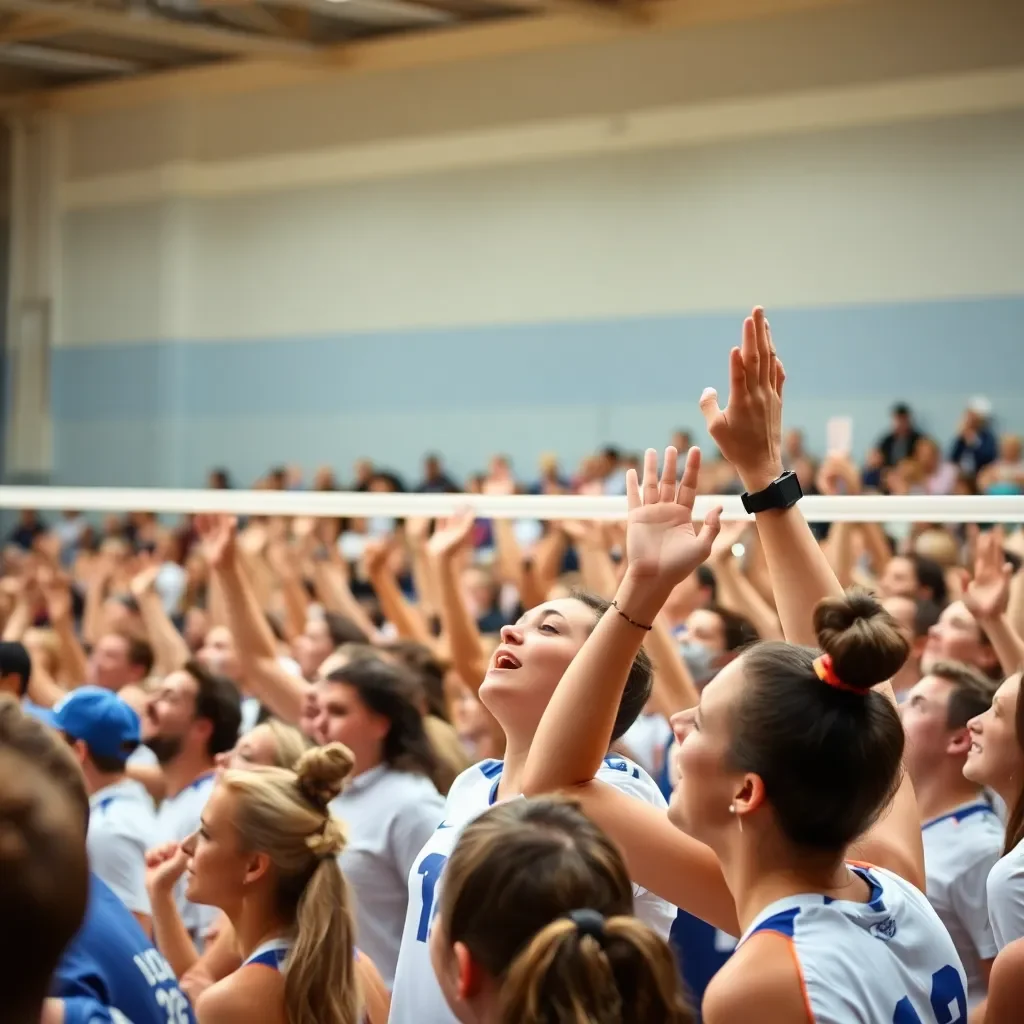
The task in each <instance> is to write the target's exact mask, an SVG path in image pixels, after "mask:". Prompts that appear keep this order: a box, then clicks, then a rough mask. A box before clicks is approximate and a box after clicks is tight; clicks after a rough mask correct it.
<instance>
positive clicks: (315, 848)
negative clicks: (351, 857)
mask: <svg viewBox="0 0 1024 1024" xmlns="http://www.w3.org/2000/svg"><path fill="white" fill-rule="evenodd" d="M306 846H307V847H309V851H310V853H312V854H313V856H314V857H316V859H317V860H327V859H328V858H330V857H337V856H338V854H339V853H341V851H342V850H344V849H345V830H344V828H342V825H341V822H340V821H338V819H337V818H335V817H334V815H332V814H328V815H327V817H326V818H325V819H324V824H323V828H321V829H318V830H317V831H316V832H314V833H313V834H312V835H311V836H306Z"/></svg>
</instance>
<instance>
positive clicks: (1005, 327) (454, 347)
mask: <svg viewBox="0 0 1024 1024" xmlns="http://www.w3.org/2000/svg"><path fill="white" fill-rule="evenodd" d="M769 312H770V316H771V320H772V327H773V331H774V334H775V337H776V340H777V342H778V344H779V347H780V350H781V352H782V355H783V358H784V360H785V364H786V369H787V373H788V376H789V383H788V384H787V420H788V422H789V423H790V424H791V425H800V426H803V427H805V428H806V429H807V431H808V433H809V434H810V435H811V436H812V439H813V438H815V437H819V436H820V438H821V439H822V440H823V438H824V422H825V420H827V418H828V417H829V416H830V415H836V414H851V415H853V416H854V417H855V418H856V439H857V445H858V448H860V449H863V448H865V447H866V446H867V445H868V444H870V443H871V441H872V440H873V439H874V436H875V434H876V433H877V432H878V430H879V429H881V428H882V427H883V426H884V422H885V417H886V410H887V409H888V407H889V405H891V403H892V401H893V400H894V399H896V398H905V399H907V400H908V401H910V402H912V403H914V404H915V405H916V406H917V407H918V408H919V409H920V411H921V414H922V416H923V418H924V419H925V421H927V422H928V425H929V426H930V427H931V429H933V430H935V431H936V432H937V433H938V434H939V435H940V436H942V437H945V436H946V435H947V434H948V433H950V432H951V431H952V429H953V426H954V424H955V422H956V420H957V418H958V416H959V415H960V412H961V410H962V407H963V403H964V401H965V400H966V399H967V397H969V396H970V395H972V394H978V393H982V394H987V395H988V396H989V397H990V398H992V399H993V401H995V402H996V403H997V405H998V409H999V413H1000V415H1001V417H1002V419H1003V421H1004V423H1005V424H1006V426H1008V427H1010V428H1012V429H1016V430H1024V401H1022V399H1024V374H1022V373H1021V369H1020V368H1021V364H1022V357H1024V326H1022V325H1024V296H1016V297H1007V298H996V299H970V300H958V301H947V302H941V303H921V304H917V303H905V304H886V305H866V306H855V307H846V308H830V309H782V310H770V311H769ZM742 315H743V311H742V310H737V311H730V312H722V313H713V314H707V315H700V316H678V317H650V318H637V319H630V320H616V321H600V322H593V323H588V322H580V323H557V324H517V325H505V326H492V327H472V328H457V329H450V330H424V331H409V332H382V333H375V334H343V335H338V336H332V337H306V338H278V339H256V340H253V341H250V342H244V341H243V342H239V341H231V342H224V341H208V342H198V343H195V342H190V343H184V344H177V343H173V342H156V343H142V344H134V345H103V346H90V347H84V348H77V347H76V348H69V349H58V350H56V351H55V352H54V362H53V392H54V394H53V398H54V402H53V409H54V420H55V437H56V477H57V479H58V481H59V482H65V483H72V482H74V483H97V484H99V483H105V484H125V485H132V484H138V485H149V484H152V485H156V484H164V485H170V486H185V485H188V484H194V483H197V482H199V481H200V480H201V478H202V473H203V471H204V470H205V468H207V467H208V466H210V465H212V464H214V463H226V464H228V465H229V466H231V467H232V468H234V469H236V470H237V472H238V473H239V474H240V476H241V477H242V479H245V478H246V477H247V476H249V475H252V474H254V473H256V472H259V471H261V470H262V469H264V468H265V467H266V466H267V465H268V464H270V463H271V462H275V461H285V460H289V461H291V460H295V461H298V462H300V463H303V464H305V465H307V466H311V465H313V464H315V463H319V462H329V463H331V464H333V465H335V466H337V467H338V468H339V470H343V471H344V470H347V468H348V463H350V462H351V460H352V459H354V458H355V457H358V456H359V455H362V454H370V455H376V456H378V457H379V458H380V459H381V461H386V462H388V463H389V464H390V465H392V466H394V467H396V468H397V469H399V470H402V471H406V472H409V471H412V470H414V469H415V467H416V466H418V463H419V459H420V456H421V455H422V453H423V452H424V451H426V450H427V449H429V448H434V447H436V448H440V449H441V450H442V451H444V452H445V453H446V454H447V455H448V456H449V457H450V460H451V462H452V463H453V464H454V465H455V466H456V467H457V468H459V469H460V470H461V471H466V470H469V469H472V468H474V467H476V466H478V465H480V464H481V463H482V461H483V459H484V458H485V457H486V454H487V453H489V452H493V451H496V450H507V451H510V452H511V454H512V455H513V457H514V458H516V459H517V460H518V461H519V462H520V463H528V464H529V463H532V462H533V461H534V460H535V458H536V455H537V454H538V453H539V452H540V451H543V450H548V449H554V450H557V451H559V452H560V453H561V454H562V455H563V456H564V457H565V458H566V460H567V461H569V460H571V461H574V460H575V459H577V458H578V457H579V456H580V455H582V454H583V453H584V452H585V451H587V450H588V449H590V448H592V447H593V446H595V445H597V444H601V443H604V442H606V441H616V442H619V443H621V444H623V445H625V446H629V447H639V446H643V445H645V444H659V443H662V442H664V441H665V440H667V436H666V435H667V432H668V431H669V430H670V429H671V428H672V427H673V426H675V425H676V424H680V423H685V424H690V425H693V426H696V425H697V423H698V421H699V419H700V417H699V414H698V413H697V411H696V400H697V398H698V396H699V395H700V392H701V389H702V388H703V387H704V386H706V385H709V384H710V385H713V386H716V387H718V388H719V389H720V390H721V391H723V392H724V390H725V387H726V383H727V382H726V379H725V367H726V353H727V351H728V348H729V346H730V345H732V344H736V343H737V341H738V337H739V324H740V321H741V318H742ZM524 468H525V467H524Z"/></svg>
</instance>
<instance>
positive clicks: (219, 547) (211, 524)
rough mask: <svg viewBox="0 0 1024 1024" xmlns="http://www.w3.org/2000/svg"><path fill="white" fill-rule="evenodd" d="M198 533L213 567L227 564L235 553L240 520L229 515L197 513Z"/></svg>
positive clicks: (207, 558) (196, 524) (196, 525)
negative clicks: (236, 534) (236, 532)
mask: <svg viewBox="0 0 1024 1024" xmlns="http://www.w3.org/2000/svg"><path fill="white" fill-rule="evenodd" d="M195 527H196V533H198V534H199V539H200V540H201V541H202V544H203V553H204V554H205V555H206V560H207V561H208V562H209V563H210V565H211V566H213V568H215V569H216V568H217V567H218V566H223V565H226V564H227V563H228V562H229V561H230V560H231V557H232V556H233V554H234V548H235V531H236V530H237V527H238V521H237V520H236V519H235V517H234V516H228V515H209V514H207V515H197V516H196V518H195Z"/></svg>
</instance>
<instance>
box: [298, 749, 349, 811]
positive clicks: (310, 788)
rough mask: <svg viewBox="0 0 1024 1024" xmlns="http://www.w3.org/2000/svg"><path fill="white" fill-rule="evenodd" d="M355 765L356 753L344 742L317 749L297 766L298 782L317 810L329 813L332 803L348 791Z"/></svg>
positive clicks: (308, 751)
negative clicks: (329, 805) (353, 754)
mask: <svg viewBox="0 0 1024 1024" xmlns="http://www.w3.org/2000/svg"><path fill="white" fill-rule="evenodd" d="M354 764H355V758H354V757H353V756H352V751H351V750H349V749H348V747H346V746H345V745H344V744H342V743H328V744H327V745H326V746H323V747H313V748H312V749H311V750H307V751H306V752H305V753H304V754H303V755H302V757H300V758H299V760H298V763H297V764H296V765H295V776H296V783H297V785H298V787H299V789H300V790H301V791H302V795H303V796H304V797H305V798H306V799H307V800H308V801H309V802H310V803H311V804H313V806H314V807H319V808H321V809H322V810H324V811H326V810H327V806H328V804H330V802H331V801H332V800H333V799H334V798H335V797H337V796H338V795H339V794H340V793H341V791H342V790H343V789H344V788H345V779H347V778H348V776H349V774H350V773H351V771H352V766H353V765H354Z"/></svg>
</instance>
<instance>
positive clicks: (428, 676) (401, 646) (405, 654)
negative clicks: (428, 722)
mask: <svg viewBox="0 0 1024 1024" xmlns="http://www.w3.org/2000/svg"><path fill="white" fill-rule="evenodd" d="M381 650H383V651H386V652H387V653H388V654H391V655H393V656H394V657H395V658H397V659H398V661H400V662H401V663H402V664H403V665H405V667H406V668H407V669H409V671H410V672H412V673H413V674H414V675H415V676H416V677H417V678H418V679H419V681H420V684H421V685H422V687H423V693H424V695H425V697H426V702H427V713H428V714H431V715H433V716H434V717H435V718H441V719H444V721H446V722H447V721H449V717H448V701H447V698H446V696H445V692H444V676H445V672H446V671H447V666H446V665H445V664H444V663H443V662H442V661H441V660H440V659H439V658H437V657H436V656H435V655H434V653H433V651H431V650H430V648H429V647H427V646H425V645H424V644H421V643H417V642H416V641H415V640H392V641H390V642H389V643H386V644H383V645H382V646H381Z"/></svg>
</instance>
